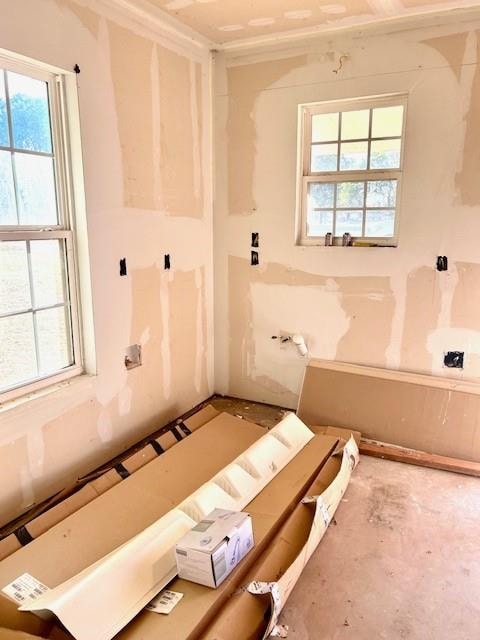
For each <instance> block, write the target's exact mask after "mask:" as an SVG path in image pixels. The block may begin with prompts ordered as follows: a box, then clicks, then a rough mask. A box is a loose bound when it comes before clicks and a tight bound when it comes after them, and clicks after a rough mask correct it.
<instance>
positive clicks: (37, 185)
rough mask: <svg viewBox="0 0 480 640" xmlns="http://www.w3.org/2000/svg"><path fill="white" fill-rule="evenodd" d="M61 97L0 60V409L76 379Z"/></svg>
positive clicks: (57, 89)
mask: <svg viewBox="0 0 480 640" xmlns="http://www.w3.org/2000/svg"><path fill="white" fill-rule="evenodd" d="M64 96H65V94H64V82H63V77H62V75H55V74H52V73H48V72H45V71H44V70H43V69H42V68H40V67H38V68H37V67H36V66H33V65H31V64H29V63H21V62H18V61H14V60H10V59H2V58H0V401H1V400H6V399H8V398H9V397H11V396H12V395H18V392H19V391H20V392H21V393H25V392H27V391H30V390H33V389H34V388H36V387H39V386H42V385H44V384H51V383H52V382H57V381H60V380H63V379H64V378H67V377H71V376H73V375H76V374H78V373H80V372H81V358H80V338H79V326H78V313H77V304H76V286H75V281H76V278H75V263H74V242H73V231H72V218H73V216H72V201H71V198H72V196H71V185H70V166H69V162H68V161H67V160H68V158H69V154H68V148H67V140H66V137H67V136H66V131H67V128H66V115H65V110H64Z"/></svg>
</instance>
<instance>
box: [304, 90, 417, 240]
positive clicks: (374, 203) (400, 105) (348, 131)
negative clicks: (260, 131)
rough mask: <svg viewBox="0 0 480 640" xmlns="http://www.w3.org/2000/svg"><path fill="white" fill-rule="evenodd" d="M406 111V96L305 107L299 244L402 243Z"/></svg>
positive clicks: (361, 99)
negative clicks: (328, 240) (399, 235)
mask: <svg viewBox="0 0 480 640" xmlns="http://www.w3.org/2000/svg"><path fill="white" fill-rule="evenodd" d="M405 111H406V97H405V96H403V95H402V96H398V95H397V96H381V97H377V98H360V99H357V100H352V101H340V102H328V103H318V104H314V105H301V106H300V118H301V150H300V151H301V159H300V165H301V167H300V178H299V185H298V193H299V203H298V210H299V212H300V215H299V216H298V220H299V233H298V237H297V239H298V241H299V242H300V244H325V243H326V236H327V234H331V240H332V244H342V242H343V236H344V234H350V236H351V239H352V241H353V242H358V243H359V244H366V245H387V246H391V245H395V244H396V241H397V229H398V211H399V195H400V180H401V175H402V155H403V135H404V122H405ZM327 238H330V236H327ZM347 239H348V238H347Z"/></svg>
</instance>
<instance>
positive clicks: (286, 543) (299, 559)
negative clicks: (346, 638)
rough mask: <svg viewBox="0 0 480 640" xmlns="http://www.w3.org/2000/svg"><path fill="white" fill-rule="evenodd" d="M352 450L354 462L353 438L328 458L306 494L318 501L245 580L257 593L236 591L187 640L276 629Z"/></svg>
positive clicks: (236, 637)
mask: <svg viewBox="0 0 480 640" xmlns="http://www.w3.org/2000/svg"><path fill="white" fill-rule="evenodd" d="M352 448H353V454H354V459H355V464H356V461H357V460H358V457H357V455H358V449H357V447H356V445H355V443H354V440H353V439H352V440H351V441H350V443H349V448H347V449H346V452H345V453H344V452H342V456H341V457H338V456H331V457H330V458H329V459H328V460H327V462H326V464H325V465H324V466H323V467H322V469H321V470H320V472H319V474H318V476H317V478H316V479H315V481H314V482H313V483H312V484H311V486H310V488H309V490H308V494H309V495H310V496H317V498H318V497H319V499H313V500H312V501H311V502H312V504H304V503H303V502H302V503H300V504H298V505H297V506H296V508H295V509H294V511H293V512H292V514H291V515H290V517H289V518H288V519H287V520H286V522H285V523H284V525H283V526H282V528H281V529H280V531H279V532H278V534H277V535H276V536H275V540H274V541H273V543H272V544H271V545H270V546H269V547H268V549H267V550H266V551H264V553H263V554H262V555H261V557H260V558H259V559H258V560H257V562H256V563H255V564H254V565H253V566H252V567H251V568H250V570H249V572H248V574H247V575H246V576H244V579H243V580H242V585H244V586H248V588H249V589H251V590H252V591H257V592H258V595H253V594H252V593H251V592H249V591H248V590H247V589H245V588H241V589H237V590H236V591H235V592H234V593H233V595H232V597H231V598H230V599H229V600H228V602H227V603H226V604H225V606H224V607H223V608H222V609H221V610H220V612H218V614H217V616H216V617H215V619H214V620H213V621H212V622H211V624H210V626H209V627H208V628H207V629H206V630H203V631H202V632H201V633H198V634H195V635H192V636H189V640H193V638H195V639H197V638H199V639H200V638H201V639H202V640H246V639H248V640H250V639H253V638H255V639H259V638H266V637H268V634H269V633H270V632H271V631H273V630H274V627H275V624H276V622H277V618H278V614H279V612H280V611H281V609H282V608H283V605H284V604H285V600H286V598H287V597H288V595H289V594H290V592H291V590H292V588H293V586H294V584H295V583H296V581H297V580H298V577H299V575H300V573H301V571H302V569H303V567H304V566H305V564H306V562H307V561H308V558H309V557H310V556H311V554H312V553H313V550H314V549H315V548H316V546H317V545H318V543H319V541H320V540H321V538H322V536H323V534H324V532H325V530H326V528H327V526H328V525H327V522H330V520H331V519H332V517H333V514H334V513H335V510H336V508H337V506H338V504H339V502H340V500H341V497H342V496H343V494H344V491H345V489H346V487H347V485H348V481H349V479H350V474H351V471H352V468H353V466H354V465H353V464H352V462H351V451H352ZM312 505H315V509H314V508H313V507H312ZM318 505H320V508H318ZM327 513H328V517H327ZM255 583H256V584H255ZM274 585H275V586H274ZM262 587H263V589H262ZM262 591H263V595H261V594H262ZM272 593H273V595H272Z"/></svg>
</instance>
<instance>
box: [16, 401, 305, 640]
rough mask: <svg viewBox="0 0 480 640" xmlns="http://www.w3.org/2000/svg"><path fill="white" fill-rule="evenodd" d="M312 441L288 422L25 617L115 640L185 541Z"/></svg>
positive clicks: (171, 571) (171, 567)
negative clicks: (48, 615)
mask: <svg viewBox="0 0 480 640" xmlns="http://www.w3.org/2000/svg"><path fill="white" fill-rule="evenodd" d="M223 437H225V436H224V435H223ZM314 437H315V436H314V434H313V433H312V432H311V431H310V430H309V429H308V428H307V427H306V426H305V425H304V424H303V423H302V422H301V421H300V420H299V419H298V418H297V417H296V416H295V415H294V414H288V415H286V416H285V417H284V418H283V419H282V420H281V421H280V422H279V423H278V424H277V425H276V426H275V427H274V428H273V429H272V430H271V431H269V432H267V433H265V434H264V435H263V437H262V438H260V439H259V440H258V441H256V442H254V443H253V444H251V445H250V447H248V448H247V449H246V450H245V451H244V452H242V454H241V455H240V456H238V457H237V458H236V459H235V460H234V461H233V462H232V463H231V464H229V465H226V466H225V467H224V468H223V469H222V470H221V471H220V472H219V473H217V474H215V476H213V477H212V478H210V479H209V480H208V481H207V482H206V483H204V484H203V485H201V486H200V487H199V488H198V489H197V490H196V491H194V492H192V493H191V494H190V495H189V496H188V497H187V498H186V499H185V500H183V501H182V502H181V503H180V504H179V505H178V507H177V508H175V507H172V509H170V510H168V512H167V513H165V514H164V515H163V516H162V517H160V518H159V519H157V520H156V521H155V522H154V523H152V524H151V525H150V526H149V527H146V528H145V529H144V530H142V531H141V532H140V533H138V534H137V535H136V536H134V537H133V538H131V539H129V540H128V541H127V542H126V543H124V544H122V545H121V546H119V547H117V548H115V549H114V550H113V551H111V552H110V553H109V554H107V555H106V556H104V557H103V558H101V559H100V560H98V561H97V562H95V563H93V564H91V565H89V566H88V567H87V568H85V569H84V570H83V571H80V572H78V573H76V574H75V575H74V576H72V577H71V578H69V579H68V580H66V581H63V582H62V583H61V584H60V585H57V586H55V587H53V588H50V589H49V590H47V591H45V592H44V593H43V594H42V595H40V596H39V597H38V598H36V599H35V600H34V601H31V602H29V601H26V602H24V603H23V604H22V605H21V607H20V610H21V611H36V612H38V613H39V614H42V615H43V614H44V612H45V611H49V612H53V613H55V615H56V616H57V617H58V618H59V619H60V620H61V622H62V624H63V625H64V626H65V627H66V628H67V629H68V631H70V633H72V635H74V636H75V638H77V640H111V638H113V636H114V635H115V634H117V633H118V632H119V631H120V630H121V629H122V628H123V627H124V626H125V625H126V624H127V623H128V622H129V621H130V620H131V619H132V618H133V617H134V616H135V615H136V614H137V613H138V612H139V611H141V610H142V608H143V607H144V606H146V605H147V604H148V602H149V601H150V600H151V599H152V598H153V597H154V596H155V595H156V594H157V593H158V592H159V591H160V590H161V589H162V588H164V587H165V586H166V585H167V584H168V583H169V582H170V580H171V579H172V578H173V577H174V576H175V575H176V566H175V556H174V546H175V543H176V542H177V541H178V540H179V539H180V537H181V536H182V535H183V534H184V533H186V531H188V529H190V528H191V527H192V526H193V525H194V524H195V522H198V521H199V520H201V519H202V518H203V517H204V516H205V515H207V514H208V513H209V511H211V510H212V509H213V508H214V507H215V506H216V507H218V508H223V509H230V510H241V509H242V508H243V507H245V505H246V504H248V503H249V502H250V500H251V499H252V498H253V497H254V496H256V495H258V493H259V492H260V491H261V490H262V489H263V488H264V487H265V486H266V485H267V484H268V483H269V482H270V481H271V480H272V478H274V477H275V476H276V475H277V474H278V473H279V472H280V471H281V470H282V469H283V468H284V467H285V466H286V465H287V464H288V463H289V462H290V461H291V460H292V459H293V458H294V457H295V456H296V455H297V453H298V452H299V451H300V450H301V449H302V448H303V447H305V445H306V444H307V443H308V442H309V441H310V440H311V439H313V438H314ZM220 443H221V439H219V441H218V442H217V447H218V446H220ZM119 486H121V485H119ZM97 591H98V592H100V593H102V594H103V598H102V600H100V599H99V598H98V596H97Z"/></svg>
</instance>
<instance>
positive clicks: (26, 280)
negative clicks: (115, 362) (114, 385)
mask: <svg viewBox="0 0 480 640" xmlns="http://www.w3.org/2000/svg"><path fill="white" fill-rule="evenodd" d="M0 269H1V272H2V274H4V273H6V272H7V271H8V272H9V273H10V277H9V278H5V279H4V278H2V280H1V282H0V391H4V390H6V389H8V388H9V387H13V386H16V385H22V384H25V383H26V382H29V381H32V380H34V379H36V378H39V377H43V376H47V375H49V374H50V375H51V374H53V373H58V372H59V371H61V370H62V369H64V368H66V367H69V366H71V365H72V364H73V363H74V353H73V335H72V319H71V306H70V300H69V294H68V273H67V266H66V241H65V240H64V239H53V240H15V241H4V242H0ZM12 282H13V283H14V285H15V283H16V284H17V285H18V287H20V289H21V290H23V292H24V293H22V292H21V291H20V292H19V291H17V296H16V299H14V300H12V295H13V294H12V292H13V291H15V290H16V289H17V288H18V287H17V286H16V285H15V286H13V285H12V286H9V285H10V284H11V283H12ZM12 287H13V288H12Z"/></svg>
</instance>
